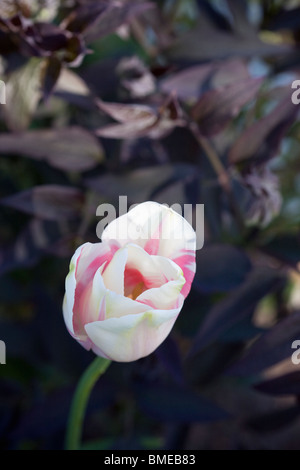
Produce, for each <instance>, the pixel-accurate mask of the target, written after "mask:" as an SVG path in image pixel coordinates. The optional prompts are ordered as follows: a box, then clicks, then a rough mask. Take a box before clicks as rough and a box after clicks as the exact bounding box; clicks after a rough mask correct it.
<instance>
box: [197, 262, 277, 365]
mask: <svg viewBox="0 0 300 470" xmlns="http://www.w3.org/2000/svg"><path fill="white" fill-rule="evenodd" d="M283 282H284V277H283V276H282V275H280V274H279V273H277V272H274V271H272V270H270V269H263V268H256V269H253V271H252V272H250V274H248V276H247V278H246V280H245V281H244V283H243V284H242V285H241V286H240V287H238V288H237V289H236V290H235V291H234V292H233V293H230V294H229V295H228V296H227V297H226V298H225V299H224V300H222V301H220V302H219V303H217V304H216V305H215V306H214V307H213V308H212V310H211V311H210V312H208V314H207V315H206V317H205V319H204V321H203V323H202V325H201V326H200V330H199V332H198V333H197V334H196V337H195V340H194V343H193V345H192V347H191V351H190V353H189V354H190V355H192V356H193V355H195V354H197V353H198V351H200V350H201V349H203V348H204V347H206V346H207V345H208V344H210V343H211V342H213V341H215V340H218V339H221V340H222V335H224V334H225V333H227V332H228V330H229V329H231V328H232V327H233V326H234V325H236V324H237V323H238V322H240V321H242V320H243V319H245V318H250V317H251V316H252V314H253V312H254V309H255V307H256V306H257V304H258V302H259V301H260V300H262V299H263V298H264V297H265V296H266V295H267V294H270V293H271V292H273V291H274V290H276V289H278V287H279V286H282V283H283Z"/></svg>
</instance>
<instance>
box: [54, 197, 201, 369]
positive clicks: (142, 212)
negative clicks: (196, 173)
mask: <svg viewBox="0 0 300 470" xmlns="http://www.w3.org/2000/svg"><path fill="white" fill-rule="evenodd" d="M101 240H102V241H101V242H100V243H95V244H92V243H85V244H83V245H82V246H80V247H79V248H78V249H77V250H76V252H75V254H74V256H73V258H72V260H71V263H70V272H69V274H68V276H67V278H66V294H65V298H64V303H63V314H64V320H65V323H66V327H67V329H68V331H69V333H70V334H71V335H72V336H73V337H74V338H75V339H76V340H77V341H78V342H79V343H80V344H81V345H82V346H83V347H84V348H86V349H87V350H92V351H93V352H94V353H95V354H96V355H97V356H101V357H103V358H106V359H108V360H113V361H117V362H130V361H135V360H137V359H140V358H142V357H145V356H147V355H149V354H151V353H152V352H153V351H154V350H155V349H156V348H157V347H158V346H159V345H160V344H161V343H162V342H163V341H164V340H165V338H166V337H167V336H168V334H169V333H170V331H171V329H172V327H173V325H174V323H175V321H176V319H177V317H178V315H179V313H180V311H181V309H182V306H183V303H184V300H185V298H186V296H187V295H188V293H189V291H190V288H191V284H192V281H193V278H194V274H195V268H196V265H195V247H196V234H195V232H194V230H193V228H192V227H191V225H190V224H189V223H188V222H187V221H186V220H185V219H184V218H183V217H182V216H181V215H179V214H178V213H177V212H175V211H174V210H172V209H171V208H169V207H167V206H165V205H161V204H158V203H155V202H145V203H142V204H139V205H136V206H135V207H134V208H132V209H131V210H130V211H129V212H128V213H127V214H125V215H123V216H121V217H119V218H117V219H115V220H114V221H113V222H111V223H110V224H109V225H108V226H107V227H106V229H105V230H104V232H103V234H102V237H101Z"/></svg>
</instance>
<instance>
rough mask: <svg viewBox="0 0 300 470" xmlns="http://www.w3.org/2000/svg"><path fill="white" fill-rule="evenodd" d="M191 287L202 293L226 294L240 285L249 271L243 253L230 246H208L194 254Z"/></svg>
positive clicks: (247, 261) (248, 261) (247, 259)
mask: <svg viewBox="0 0 300 470" xmlns="http://www.w3.org/2000/svg"><path fill="white" fill-rule="evenodd" d="M196 256H197V257H196V260H197V266H198V269H197V271H196V275H195V279H194V283H193V286H194V287H195V288H196V289H197V290H198V291H199V292H204V293H210V292H226V291H230V290H232V289H235V288H236V287H238V286H239V285H240V284H242V283H243V282H244V281H245V279H246V277H247V275H248V274H249V272H250V270H251V262H250V259H249V258H248V256H247V255H246V253H245V252H244V251H242V250H241V249H238V248H236V247H234V246H232V245H225V244H224V245H221V244H208V245H205V246H204V247H203V248H202V250H198V251H197V254H196Z"/></svg>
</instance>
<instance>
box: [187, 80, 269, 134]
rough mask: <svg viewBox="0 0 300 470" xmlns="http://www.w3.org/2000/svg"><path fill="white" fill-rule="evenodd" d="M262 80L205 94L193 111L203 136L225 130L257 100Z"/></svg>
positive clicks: (248, 81)
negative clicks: (250, 102) (241, 112)
mask: <svg viewBox="0 0 300 470" xmlns="http://www.w3.org/2000/svg"><path fill="white" fill-rule="evenodd" d="M261 84H262V80H261V79H256V78H248V79H246V80H242V81H240V82H234V83H233V84H231V85H228V86H225V87H222V88H219V89H216V90H211V91H208V92H207V93H205V94H204V95H203V96H202V97H201V98H200V99H199V101H198V102H197V103H196V105H195V106H194V108H193V110H192V116H193V118H194V119H195V120H196V121H197V123H198V125H199V129H200V132H201V134H203V135H207V136H211V135H214V134H217V133H218V132H220V131H222V130H223V128H224V127H225V126H226V125H227V124H228V123H229V122H230V121H231V120H232V119H233V118H235V117H236V116H238V114H239V113H240V111H241V110H242V108H243V107H244V106H245V105H246V104H247V103H249V101H251V100H253V99H255V98H256V95H257V93H258V91H259V89H260V87H261Z"/></svg>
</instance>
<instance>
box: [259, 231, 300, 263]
mask: <svg viewBox="0 0 300 470" xmlns="http://www.w3.org/2000/svg"><path fill="white" fill-rule="evenodd" d="M260 249H261V250H262V251H263V252H265V253H267V254H268V255H269V256H273V257H274V258H276V259H278V260H280V261H282V262H283V263H285V264H287V265H289V266H291V267H293V268H294V269H296V268H298V265H299V260H300V235H298V236H297V235H289V234H286V235H280V236H277V237H276V238H274V239H273V240H271V241H269V242H268V243H267V244H265V245H263V246H261V247H260Z"/></svg>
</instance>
